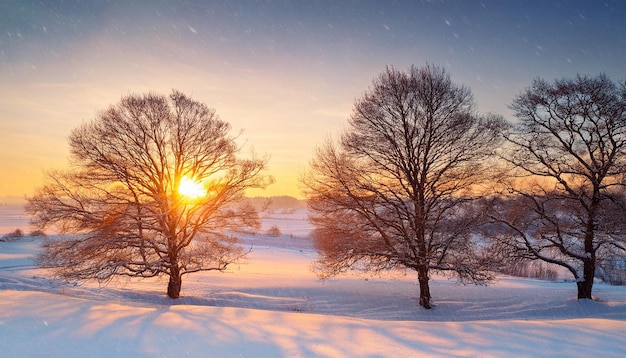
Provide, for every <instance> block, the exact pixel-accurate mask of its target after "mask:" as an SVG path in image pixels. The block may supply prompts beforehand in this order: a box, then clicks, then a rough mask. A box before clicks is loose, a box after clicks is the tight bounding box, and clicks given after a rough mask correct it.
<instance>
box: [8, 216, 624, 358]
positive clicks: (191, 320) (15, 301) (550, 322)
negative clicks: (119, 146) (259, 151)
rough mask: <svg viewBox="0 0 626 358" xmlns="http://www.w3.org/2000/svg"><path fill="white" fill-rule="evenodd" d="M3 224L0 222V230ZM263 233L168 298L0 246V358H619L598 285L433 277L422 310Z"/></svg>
mask: <svg viewBox="0 0 626 358" xmlns="http://www.w3.org/2000/svg"><path fill="white" fill-rule="evenodd" d="M3 220H4V222H3ZM11 220H13V221H12V222H10V223H8V225H7V222H6V220H5V218H3V217H0V227H1V228H4V227H8V230H5V232H10V231H13V230H14V229H15V228H11V227H9V226H10V225H11V224H15V223H17V222H19V220H18V221H15V220H16V218H15V217H13V218H12V219H11ZM274 225H275V226H278V227H279V228H280V230H281V232H282V236H280V237H271V236H266V235H261V234H260V235H251V236H247V237H245V238H244V244H245V245H248V246H251V247H252V252H251V254H250V255H249V258H248V260H247V262H244V263H241V264H238V265H235V266H233V267H232V268H231V270H229V271H228V272H224V273H217V272H208V273H198V274H192V275H189V276H186V277H185V278H184V279H183V291H182V295H183V297H182V298H181V299H179V300H170V299H168V298H167V297H166V296H165V294H164V292H165V288H166V285H167V282H166V281H165V279H160V280H159V279H154V280H120V281H117V282H115V283H112V284H110V285H108V286H107V287H99V286H98V284H97V283H92V284H86V285H83V286H73V285H65V284H61V283H59V282H55V281H52V280H50V279H48V278H47V277H46V276H45V271H44V270H42V269H39V268H37V267H35V266H34V265H33V256H34V254H35V253H36V252H37V250H38V249H39V245H40V242H41V241H40V240H41V238H30V237H26V238H24V239H22V240H20V241H15V242H0V356H2V357H41V356H47V357H75V356H89V357H119V356H124V357H185V356H189V357H426V356H440V357H452V356H458V357H511V356H526V357H538V356H542V357H546V356H550V357H623V356H625V355H626V334H625V333H624V332H626V287H615V286H608V285H605V284H601V283H598V284H597V285H596V286H595V287H594V291H595V295H596V296H597V298H598V300H597V301H580V302H579V301H577V300H576V299H575V296H576V289H575V285H574V284H573V283H571V282H545V281H536V280H526V279H518V278H510V277H502V278H500V279H499V280H498V281H497V282H496V283H495V284H493V285H491V286H487V287H477V286H463V285H458V284H456V283H455V282H454V281H448V280H445V279H439V278H436V279H433V280H432V281H431V282H432V287H431V293H432V295H433V301H434V303H435V304H436V306H435V308H434V309H432V310H424V309H421V308H418V306H417V285H416V284H415V277H414V276H413V275H412V274H408V275H406V276H405V275H403V274H401V273H393V274H389V275H385V276H383V277H375V278H372V277H365V276H362V275H357V274H350V275H345V276H341V277H338V278H335V279H332V280H328V281H320V280H318V279H317V277H316V276H315V274H314V273H313V272H312V271H311V265H312V263H313V261H314V260H315V258H316V253H315V251H314V250H313V248H312V247H311V245H310V242H309V241H308V239H307V238H306V235H307V232H308V230H310V226H309V225H308V222H307V221H306V215H305V214H304V213H303V212H302V211H298V212H295V213H283V214H280V213H274V214H271V215H269V216H266V217H264V225H263V227H264V228H263V229H262V230H261V232H265V230H266V229H267V228H269V227H271V226H274ZM24 229H25V232H28V228H27V227H26V228H24ZM5 232H2V231H0V235H1V234H3V233H5Z"/></svg>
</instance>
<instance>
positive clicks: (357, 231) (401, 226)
mask: <svg viewBox="0 0 626 358" xmlns="http://www.w3.org/2000/svg"><path fill="white" fill-rule="evenodd" d="M501 125H502V120H501V119H500V118H498V117H496V116H488V117H479V116H477V115H476V114H475V112H474V100H473V96H472V93H471V91H470V90H469V89H468V88H467V87H464V86H459V85H456V84H454V83H453V82H452V81H451V79H450V76H449V75H448V73H447V72H446V71H445V70H444V69H442V68H440V67H437V66H431V65H427V66H425V67H422V68H415V67H411V68H410V69H409V70H408V71H407V72H403V71H399V70H397V69H395V68H387V69H386V71H384V72H383V73H382V74H381V75H380V76H379V77H378V78H376V79H375V80H374V82H373V86H372V88H370V90H369V91H368V92H366V93H365V94H364V95H363V96H362V98H360V99H359V100H357V101H356V103H355V105H354V110H353V113H352V115H351V117H350V119H349V121H348V128H347V129H346V131H345V133H344V134H343V135H342V137H341V139H340V140H339V141H338V143H334V142H333V141H332V140H328V141H327V142H326V143H325V144H324V145H322V146H321V147H320V148H318V150H317V152H316V155H315V157H314V159H313V160H312V162H311V166H310V169H309V170H308V172H306V173H305V175H303V178H302V182H303V183H304V186H305V188H306V189H305V194H306V196H307V201H308V204H309V208H310V213H311V220H312V222H313V224H314V225H315V230H314V237H315V240H316V245H317V249H318V250H319V252H320V256H321V257H320V260H319V262H318V263H319V269H320V272H321V275H322V276H332V275H335V274H337V273H340V272H342V271H345V270H348V269H351V268H359V269H364V270H367V271H378V270H386V269H391V268H404V269H410V270H414V271H416V272H417V276H418V282H419V290H420V298H419V304H420V305H421V306H423V307H424V308H431V307H432V304H431V295H430V288H429V275H430V274H431V273H430V272H431V270H436V271H440V272H441V271H443V272H449V273H456V274H458V277H460V278H461V279H463V280H465V281H471V282H474V283H479V282H485V281H486V280H489V279H490V274H489V273H488V271H487V270H486V269H488V265H487V263H488V260H487V259H486V258H485V257H480V255H478V254H477V250H476V242H474V241H473V240H472V236H471V234H470V232H471V230H470V229H471V228H472V227H473V225H475V224H476V223H477V221H478V220H479V218H480V215H481V213H480V212H477V211H476V210H474V207H473V205H472V198H473V197H475V196H476V195H477V194H478V190H479V187H480V184H481V183H484V182H485V180H489V179H490V176H489V164H490V160H489V154H490V153H491V150H492V147H493V145H494V144H495V142H496V141H497V138H498V136H497V134H498V132H499V130H500V128H501Z"/></svg>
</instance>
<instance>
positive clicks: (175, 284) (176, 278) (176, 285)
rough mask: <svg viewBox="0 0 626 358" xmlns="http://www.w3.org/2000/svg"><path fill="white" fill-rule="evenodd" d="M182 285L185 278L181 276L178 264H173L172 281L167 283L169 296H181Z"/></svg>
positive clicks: (171, 270)
mask: <svg viewBox="0 0 626 358" xmlns="http://www.w3.org/2000/svg"><path fill="white" fill-rule="evenodd" d="M182 285H183V279H182V277H180V270H179V268H178V265H172V268H171V269H170V281H169V282H168V284H167V296H168V297H169V298H179V297H180V288H181V287H182Z"/></svg>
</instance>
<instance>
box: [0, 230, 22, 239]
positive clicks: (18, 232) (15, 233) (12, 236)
mask: <svg viewBox="0 0 626 358" xmlns="http://www.w3.org/2000/svg"><path fill="white" fill-rule="evenodd" d="M21 237H24V233H23V232H22V230H21V229H15V231H13V232H10V233H8V234H6V235H4V236H2V241H9V240H16V239H19V238H21Z"/></svg>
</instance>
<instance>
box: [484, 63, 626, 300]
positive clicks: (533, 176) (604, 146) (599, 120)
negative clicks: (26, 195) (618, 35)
mask: <svg viewBox="0 0 626 358" xmlns="http://www.w3.org/2000/svg"><path fill="white" fill-rule="evenodd" d="M511 108H512V109H513V110H514V111H515V115H516V117H517V119H518V122H517V123H515V124H512V125H511V127H510V130H509V131H508V132H507V134H506V135H505V137H506V139H507V141H508V146H507V147H506V148H505V150H504V151H503V154H504V157H505V158H506V159H507V161H508V162H509V163H510V164H512V165H513V167H514V169H513V170H514V171H513V173H514V175H513V176H512V178H511V180H509V181H508V182H507V183H506V189H507V190H506V191H505V193H508V194H509V195H508V199H506V200H499V202H498V204H497V206H496V210H495V211H494V213H495V214H494V215H493V218H494V219H495V221H496V222H498V223H500V224H502V225H503V226H502V227H501V230H502V229H503V230H502V231H500V232H498V235H496V238H497V239H498V241H499V245H500V248H501V249H504V251H505V253H506V254H508V255H512V256H513V257H517V258H520V257H521V258H526V259H530V260H543V261H545V262H548V263H551V264H554V265H558V266H560V267H563V268H565V269H566V270H568V271H569V272H571V274H572V275H573V277H574V278H575V280H576V283H577V287H578V298H579V299H581V298H587V299H590V298H592V288H593V280H594V276H595V273H596V268H597V265H598V264H602V258H609V257H615V254H616V253H618V254H621V255H622V256H623V255H624V254H626V222H625V221H624V217H625V216H624V215H625V214H626V212H625V211H624V209H625V204H626V202H625V201H624V195H625V194H626V193H625V191H624V184H625V182H624V180H625V177H626V176H625V175H626V85H624V84H622V85H618V84H615V83H613V82H612V81H611V80H610V79H609V78H608V77H607V76H606V75H599V76H597V77H589V76H580V75H579V76H577V77H576V78H573V79H561V80H556V81H554V83H548V82H546V81H544V80H542V79H537V80H535V81H534V82H533V83H532V85H531V86H530V87H529V88H528V89H526V90H525V91H524V92H522V93H521V94H520V95H518V96H517V98H516V99H515V100H514V102H513V104H512V106H511ZM607 264H609V263H608V262H607Z"/></svg>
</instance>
